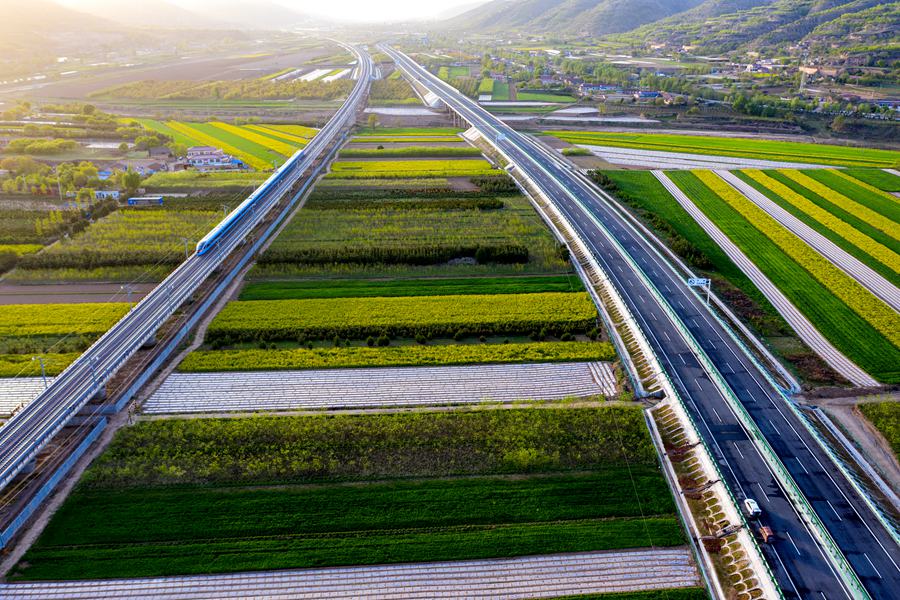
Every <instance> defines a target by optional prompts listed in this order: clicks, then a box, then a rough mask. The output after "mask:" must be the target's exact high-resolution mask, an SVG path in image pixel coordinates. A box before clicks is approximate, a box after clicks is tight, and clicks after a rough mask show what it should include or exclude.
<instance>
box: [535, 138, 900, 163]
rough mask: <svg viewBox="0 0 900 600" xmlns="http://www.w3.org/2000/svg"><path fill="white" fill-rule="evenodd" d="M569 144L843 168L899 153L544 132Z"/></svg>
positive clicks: (886, 160) (796, 144)
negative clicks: (841, 166) (840, 166)
mask: <svg viewBox="0 0 900 600" xmlns="http://www.w3.org/2000/svg"><path fill="white" fill-rule="evenodd" d="M545 133H546V134H547V135H552V136H555V137H557V138H559V139H561V140H565V141H567V142H570V143H572V144H593V145H596V146H618V147H624V148H643V149H647V150H661V151H669V152H687V153H691V154H707V155H718V156H741V157H747V158H757V159H764V160H779V161H792V162H803V163H820V164H827V165H846V166H855V167H891V166H893V165H894V164H896V162H897V160H898V159H900V153H897V152H893V151H890V150H876V149H872V148H853V147H848V146H830V145H828V144H806V143H801V142H780V141H770V140H757V139H744V138H719V137H711V136H695V135H671V134H660V133H644V134H634V133H607V132H602V133H600V132H582V131H547V132H545Z"/></svg>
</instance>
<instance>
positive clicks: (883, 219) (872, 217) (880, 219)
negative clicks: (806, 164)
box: [782, 169, 900, 240]
mask: <svg viewBox="0 0 900 600" xmlns="http://www.w3.org/2000/svg"><path fill="white" fill-rule="evenodd" d="M782 172H783V173H784V174H785V175H787V176H788V177H790V178H792V179H794V180H795V181H798V182H799V183H801V184H803V185H804V187H806V188H809V189H811V190H812V191H813V192H815V193H817V194H819V195H820V196H822V197H824V198H825V199H827V200H828V201H829V202H833V203H836V204H838V205H840V206H841V207H842V208H844V209H845V210H848V209H849V210H852V212H853V213H854V214H857V215H859V216H860V217H862V218H864V219H866V220H868V221H869V222H870V223H872V224H873V225H874V226H876V227H878V228H879V229H881V230H882V231H884V232H885V233H887V234H889V235H891V236H892V237H893V238H894V239H896V240H900V227H898V224H900V198H897V197H896V196H894V195H893V194H889V193H887V192H884V191H882V190H878V189H877V188H876V189H874V190H870V189H866V187H864V186H866V185H867V184H865V183H863V182H861V181H859V180H855V179H853V178H852V177H848V176H846V175H843V174H842V173H841V172H840V171H837V170H835V171H831V170H822V169H810V170H808V171H803V172H797V171H790V170H782ZM810 180H812V181H810ZM816 184H818V185H816ZM842 197H843V198H848V199H850V200H851V201H852V202H854V203H856V205H853V204H848V203H846V201H844V200H843V199H842Z"/></svg>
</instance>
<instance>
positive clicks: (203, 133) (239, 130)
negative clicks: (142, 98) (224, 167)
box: [133, 119, 316, 171]
mask: <svg viewBox="0 0 900 600" xmlns="http://www.w3.org/2000/svg"><path fill="white" fill-rule="evenodd" d="M133 120H135V121H137V122H139V123H140V124H141V125H143V126H144V127H146V128H147V129H150V130H153V131H158V132H160V133H163V134H165V135H168V136H171V137H172V138H173V139H174V140H175V141H176V142H178V143H180V144H184V145H185V146H214V147H216V148H221V149H222V150H223V151H224V152H225V153H226V154H230V155H232V156H234V157H236V158H239V159H241V160H243V161H244V162H245V163H246V164H247V165H249V166H250V167H253V168H254V169H257V170H260V171H268V170H271V169H272V168H273V162H274V163H275V164H277V165H281V164H282V163H283V162H284V161H285V159H286V158H287V157H289V156H291V155H292V154H293V153H294V152H295V151H296V150H298V149H299V148H302V147H303V146H305V145H306V143H307V142H308V140H309V139H310V137H311V136H313V135H315V133H316V130H315V129H312V128H310V127H303V126H300V125H242V126H236V125H229V124H228V123H221V122H212V123H186V122H181V121H167V122H161V121H156V120H154V119H133Z"/></svg>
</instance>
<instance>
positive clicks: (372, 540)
mask: <svg viewBox="0 0 900 600" xmlns="http://www.w3.org/2000/svg"><path fill="white" fill-rule="evenodd" d="M510 476H512V477H510ZM410 477H414V478H416V479H409V478H410ZM347 480H350V481H355V482H357V483H355V484H354V485H346V484H342V483H340V482H341V481H347ZM198 484H199V485H198ZM310 484H312V485H310ZM683 543H684V536H683V533H682V532H681V530H680V525H679V522H678V519H677V517H676V515H675V507H674V503H673V501H672V498H671V494H670V492H669V490H668V487H667V485H666V482H665V480H664V478H663V477H662V476H661V474H660V472H659V468H658V466H657V464H656V459H655V453H654V451H653V448H652V445H651V444H650V440H649V436H648V434H647V431H646V428H645V425H644V422H643V415H642V412H641V410H640V408H639V407H628V408H623V407H606V408H580V409H572V408H567V409H544V410H521V409H520V410H504V411H471V412H462V413H417V414H393V415H365V416H359V415H355V416H354V415H343V416H322V417H289V418H285V417H280V418H279V417H274V418H273V417H258V418H250V419H227V420H219V419H198V420H190V421H183V420H172V421H154V422H141V423H138V424H136V425H134V426H132V427H128V428H126V429H123V430H122V431H120V432H119V434H118V435H117V437H116V439H115V440H114V442H113V443H112V444H111V446H110V447H109V448H108V449H107V451H106V452H105V453H104V454H103V455H102V456H101V457H100V458H98V459H97V460H96V461H95V462H94V464H93V465H92V466H91V467H90V469H89V470H88V472H87V473H86V474H85V477H84V478H83V480H82V482H81V484H80V485H79V487H78V488H77V490H76V491H75V492H74V493H73V494H72V495H71V496H70V497H69V498H68V499H67V501H66V503H65V504H64V505H63V507H61V508H60V510H59V511H58V512H57V513H56V514H55V515H54V517H53V519H52V521H51V523H50V524H49V525H48V527H47V529H45V530H44V532H43V533H42V535H41V537H40V538H39V540H38V541H37V542H36V543H35V545H34V546H32V548H31V549H30V550H29V551H28V553H27V554H26V555H25V556H24V557H23V560H22V562H20V563H19V564H18V565H17V566H16V567H14V568H13V570H12V571H11V573H10V578H11V579H13V580H24V579H72V578H75V579H86V578H101V577H103V578H108V577H137V576H161V575H171V574H187V573H208V572H229V571H244V570H259V569H275V568H290V567H294V568H296V567H321V566H332V565H351V564H381V563H394V562H415V561H423V560H460V559H474V558H490V557H499V556H515V555H527V554H538V553H541V554H543V553H553V552H572V551H586V550H603V549H615V548H628V547H645V546H650V545H655V546H671V545H680V544H683Z"/></svg>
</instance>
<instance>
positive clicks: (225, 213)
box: [222, 204, 228, 217]
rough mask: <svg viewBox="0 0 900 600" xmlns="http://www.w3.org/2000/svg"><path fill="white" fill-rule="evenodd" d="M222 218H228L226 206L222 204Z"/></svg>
mask: <svg viewBox="0 0 900 600" xmlns="http://www.w3.org/2000/svg"><path fill="white" fill-rule="evenodd" d="M222 216H223V217H227V216H228V205H227V204H223V205H222Z"/></svg>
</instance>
